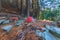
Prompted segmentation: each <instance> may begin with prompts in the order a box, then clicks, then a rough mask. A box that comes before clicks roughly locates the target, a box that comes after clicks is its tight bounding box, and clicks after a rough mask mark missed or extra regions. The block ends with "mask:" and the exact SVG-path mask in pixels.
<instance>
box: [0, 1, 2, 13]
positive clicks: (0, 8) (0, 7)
mask: <svg viewBox="0 0 60 40" xmlns="http://www.w3.org/2000/svg"><path fill="white" fill-rule="evenodd" d="M1 6H2V5H1V0H0V12H1V8H2V7H1Z"/></svg>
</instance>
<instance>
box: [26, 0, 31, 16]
mask: <svg viewBox="0 0 60 40" xmlns="http://www.w3.org/2000/svg"><path fill="white" fill-rule="evenodd" d="M26 1H27V16H30V0H26Z"/></svg>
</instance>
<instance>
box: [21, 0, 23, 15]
mask: <svg viewBox="0 0 60 40" xmlns="http://www.w3.org/2000/svg"><path fill="white" fill-rule="evenodd" d="M21 15H23V0H21Z"/></svg>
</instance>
